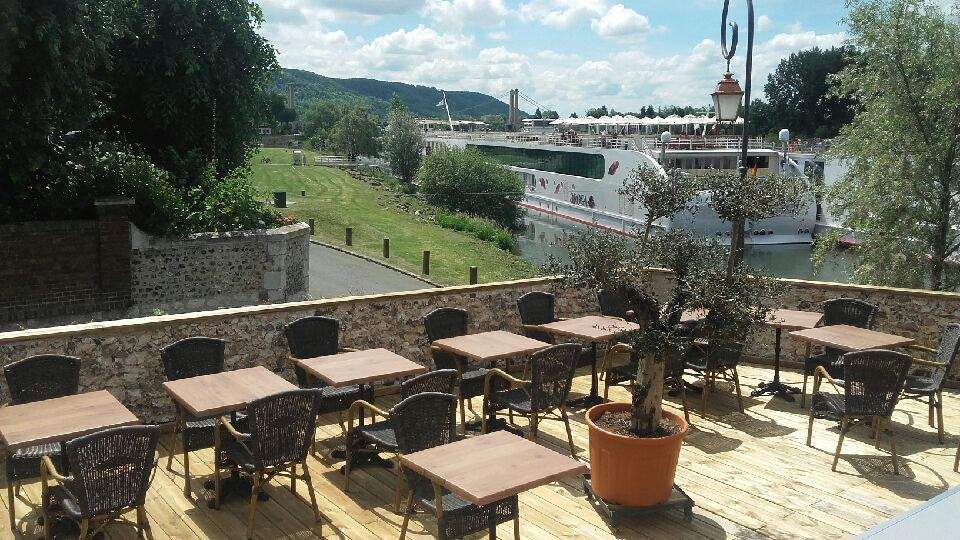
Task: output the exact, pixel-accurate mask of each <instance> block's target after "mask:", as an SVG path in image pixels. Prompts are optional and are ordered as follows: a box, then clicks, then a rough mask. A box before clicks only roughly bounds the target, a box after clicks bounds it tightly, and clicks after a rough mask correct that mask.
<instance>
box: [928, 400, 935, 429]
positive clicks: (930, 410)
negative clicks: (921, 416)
mask: <svg viewBox="0 0 960 540" xmlns="http://www.w3.org/2000/svg"><path fill="white" fill-rule="evenodd" d="M933 422H934V419H933V394H930V396H929V397H927V425H928V426H930V427H937V426H936V424H934V423H933Z"/></svg>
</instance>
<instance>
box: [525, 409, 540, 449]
mask: <svg viewBox="0 0 960 540" xmlns="http://www.w3.org/2000/svg"><path fill="white" fill-rule="evenodd" d="M537 424H538V421H537V413H533V414H531V415H530V426H529V430H530V431H529V433H530V435H529V436H528V439H530V440H531V441H533V442H537V439H538V438H539V437H540V435H539V434H538V433H537V431H538V425H537Z"/></svg>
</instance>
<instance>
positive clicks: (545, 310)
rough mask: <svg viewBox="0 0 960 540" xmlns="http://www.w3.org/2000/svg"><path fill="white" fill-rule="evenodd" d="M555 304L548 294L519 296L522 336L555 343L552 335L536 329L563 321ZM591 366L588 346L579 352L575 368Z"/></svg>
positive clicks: (591, 351) (555, 300) (590, 347)
mask: <svg viewBox="0 0 960 540" xmlns="http://www.w3.org/2000/svg"><path fill="white" fill-rule="evenodd" d="M556 302H557V299H556V297H555V296H554V295H552V294H550V293H548V292H541V291H533V292H528V293H527V294H525V295H523V296H521V297H520V299H518V300H517V309H518V310H519V312H520V324H521V331H522V332H523V335H525V336H527V337H528V338H530V339H535V340H537V341H542V342H544V343H550V344H553V343H556V338H554V336H553V334H551V333H549V332H544V331H543V330H541V329H539V328H537V326H539V325H541V324H549V323H552V322H556V321H562V320H564V319H563V318H559V317H557V316H556ZM592 364H593V347H592V346H590V345H587V346H583V347H582V348H581V350H580V356H579V357H578V358H577V367H584V366H589V365H592Z"/></svg>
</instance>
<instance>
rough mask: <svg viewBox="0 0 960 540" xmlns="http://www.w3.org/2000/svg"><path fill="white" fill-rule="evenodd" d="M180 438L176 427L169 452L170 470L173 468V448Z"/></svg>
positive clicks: (168, 466) (168, 463)
mask: <svg viewBox="0 0 960 540" xmlns="http://www.w3.org/2000/svg"><path fill="white" fill-rule="evenodd" d="M178 439H179V437H177V430H176V428H174V430H173V436H172V440H171V441H170V448H169V451H168V452H167V470H168V471H172V470H173V449H174V448H176V446H177V440H178Z"/></svg>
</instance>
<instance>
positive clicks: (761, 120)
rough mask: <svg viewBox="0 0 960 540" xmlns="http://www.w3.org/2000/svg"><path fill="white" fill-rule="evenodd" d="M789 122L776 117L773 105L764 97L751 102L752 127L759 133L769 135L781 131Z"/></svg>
mask: <svg viewBox="0 0 960 540" xmlns="http://www.w3.org/2000/svg"><path fill="white" fill-rule="evenodd" d="M786 125H787V124H784V123H781V122H780V120H779V119H778V118H777V117H776V113H775V112H774V110H773V107H772V106H771V105H770V104H769V103H767V102H766V101H763V100H762V99H754V100H753V101H752V102H750V128H751V130H753V131H754V132H755V133H756V134H757V135H769V134H771V133H776V132H778V131H780V129H782V128H783V127H785V126H786Z"/></svg>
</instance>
